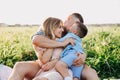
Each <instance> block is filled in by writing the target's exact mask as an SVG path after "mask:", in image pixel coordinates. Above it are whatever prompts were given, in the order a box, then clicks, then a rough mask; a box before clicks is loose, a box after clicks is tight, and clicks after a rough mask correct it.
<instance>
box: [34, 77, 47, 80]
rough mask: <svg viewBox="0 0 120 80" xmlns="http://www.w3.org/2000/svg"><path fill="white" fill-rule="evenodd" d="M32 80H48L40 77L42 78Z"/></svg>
mask: <svg viewBox="0 0 120 80" xmlns="http://www.w3.org/2000/svg"><path fill="white" fill-rule="evenodd" d="M33 80H48V79H47V78H45V77H42V78H39V77H38V78H35V79H33Z"/></svg>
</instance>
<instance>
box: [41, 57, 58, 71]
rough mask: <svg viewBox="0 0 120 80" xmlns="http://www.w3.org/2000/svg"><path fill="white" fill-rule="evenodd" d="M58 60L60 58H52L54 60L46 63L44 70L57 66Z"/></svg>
mask: <svg viewBox="0 0 120 80" xmlns="http://www.w3.org/2000/svg"><path fill="white" fill-rule="evenodd" d="M57 61H58V60H57V59H55V60H52V61H50V62H48V63H46V64H45V65H43V66H42V70H43V71H48V70H50V69H52V68H54V66H55V64H56V62H57Z"/></svg>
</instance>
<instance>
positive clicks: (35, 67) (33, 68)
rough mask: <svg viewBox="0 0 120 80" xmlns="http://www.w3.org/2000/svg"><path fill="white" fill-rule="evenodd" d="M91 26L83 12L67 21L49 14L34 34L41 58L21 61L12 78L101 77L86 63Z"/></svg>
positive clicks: (73, 79) (78, 79)
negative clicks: (86, 44) (86, 22)
mask: <svg viewBox="0 0 120 80" xmlns="http://www.w3.org/2000/svg"><path fill="white" fill-rule="evenodd" d="M87 32H88V29H87V27H86V26H85V25H84V20H83V18H82V16H81V15H80V14H79V13H72V14H70V15H69V16H68V18H67V19H66V21H65V22H64V23H63V22H62V20H61V19H58V18H54V17H48V18H47V19H46V20H45V21H44V23H43V26H42V27H41V28H40V29H39V30H38V32H37V33H36V34H34V35H33V36H32V44H33V48H34V51H35V53H36V56H37V57H38V60H34V61H21V62H17V63H16V64H15V65H14V67H13V70H12V73H11V75H10V76H9V79H8V80H99V78H98V75H97V73H96V71H95V70H94V69H92V68H91V67H89V66H88V65H86V64H85V63H84V62H85V59H86V54H85V52H84V49H83V47H82V38H84V37H85V36H86V35H87Z"/></svg>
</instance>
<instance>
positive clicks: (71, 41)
mask: <svg viewBox="0 0 120 80" xmlns="http://www.w3.org/2000/svg"><path fill="white" fill-rule="evenodd" d="M69 40H70V44H71V45H72V46H74V45H75V40H74V38H69Z"/></svg>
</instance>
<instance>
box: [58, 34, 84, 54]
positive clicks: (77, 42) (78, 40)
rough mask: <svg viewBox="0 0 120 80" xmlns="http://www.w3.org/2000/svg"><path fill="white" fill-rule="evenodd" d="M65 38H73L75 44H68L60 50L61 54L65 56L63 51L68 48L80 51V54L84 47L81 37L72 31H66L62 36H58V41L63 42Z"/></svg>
mask: <svg viewBox="0 0 120 80" xmlns="http://www.w3.org/2000/svg"><path fill="white" fill-rule="evenodd" d="M67 38H74V39H75V45H74V46H72V45H71V44H68V45H67V47H66V48H65V49H64V50H63V52H62V56H65V55H66V54H65V52H66V51H68V50H75V51H76V52H80V53H82V54H83V53H84V49H83V48H82V39H81V38H80V37H79V36H77V35H75V34H74V33H71V32H68V33H67V34H66V35H65V36H64V37H62V38H60V39H59V40H58V41H60V42H63V41H64V40H65V39H67Z"/></svg>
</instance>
